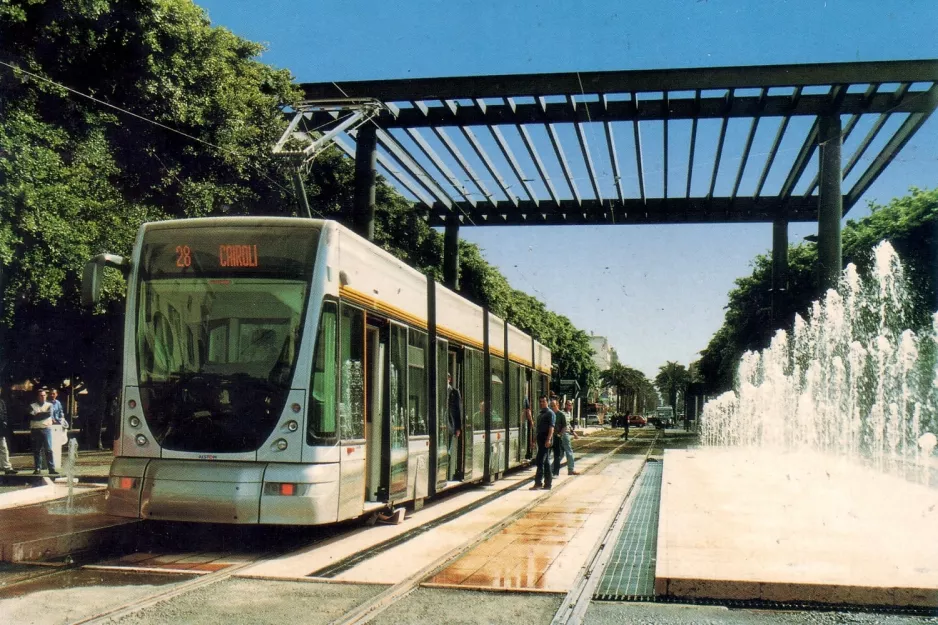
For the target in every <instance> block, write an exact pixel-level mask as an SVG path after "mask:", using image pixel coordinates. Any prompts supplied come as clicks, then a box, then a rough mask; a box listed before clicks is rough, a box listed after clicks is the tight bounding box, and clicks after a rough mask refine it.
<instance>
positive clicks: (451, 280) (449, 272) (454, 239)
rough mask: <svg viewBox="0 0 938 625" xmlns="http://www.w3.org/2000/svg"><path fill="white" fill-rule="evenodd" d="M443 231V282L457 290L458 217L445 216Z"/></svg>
mask: <svg viewBox="0 0 938 625" xmlns="http://www.w3.org/2000/svg"><path fill="white" fill-rule="evenodd" d="M445 228H446V229H445V230H444V232H443V284H444V285H446V286H447V287H448V288H450V289H452V290H453V291H458V290H459V217H458V216H456V215H453V214H449V215H447V216H446V224H445Z"/></svg>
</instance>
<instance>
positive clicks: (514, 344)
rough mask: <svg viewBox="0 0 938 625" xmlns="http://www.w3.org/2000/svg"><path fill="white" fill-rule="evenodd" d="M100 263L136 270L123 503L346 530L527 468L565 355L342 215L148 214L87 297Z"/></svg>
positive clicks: (223, 519)
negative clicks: (451, 413) (555, 359)
mask: <svg viewBox="0 0 938 625" xmlns="http://www.w3.org/2000/svg"><path fill="white" fill-rule="evenodd" d="M104 265H110V266H121V267H123V268H124V269H125V270H126V271H127V272H128V277H129V282H128V284H129V288H128V294H127V314H126V324H125V330H124V363H123V395H122V403H121V405H122V409H121V420H120V436H119V438H118V440H117V441H116V447H115V458H114V462H113V464H112V465H111V472H110V481H109V485H108V512H109V513H111V514H115V515H120V516H127V517H138V518H144V519H161V520H173V521H200V522H211V523H241V524H257V523H260V524H288V525H314V524H322V523H334V522H336V521H341V520H344V519H350V518H354V517H357V516H360V515H362V514H364V513H366V512H368V511H370V510H373V509H377V508H383V507H386V506H388V505H394V504H399V503H403V502H415V503H420V502H421V501H422V500H423V499H424V498H425V497H429V496H432V495H434V494H435V493H438V492H441V491H443V490H445V489H447V488H451V487H453V486H455V485H457V484H459V483H460V482H465V481H470V482H475V481H480V480H493V479H497V478H498V477H499V476H500V475H501V473H502V472H504V471H506V470H508V469H510V468H512V467H516V466H518V465H520V464H521V463H522V462H524V458H525V455H526V446H527V440H528V436H529V432H528V428H527V423H526V422H525V419H523V418H522V413H523V406H524V404H525V402H526V401H527V402H530V405H531V406H532V407H533V406H535V405H536V402H535V398H536V397H537V395H538V394H542V393H546V392H547V389H548V383H549V375H550V366H551V360H550V358H551V356H550V352H549V351H548V350H547V349H546V348H545V347H544V346H543V345H540V344H539V343H538V342H537V341H534V340H532V338H531V337H529V336H528V335H526V334H524V333H523V332H521V331H520V330H518V329H517V328H514V327H512V326H511V325H509V324H506V323H505V322H504V321H503V320H501V319H499V318H498V317H496V316H494V315H492V314H489V313H488V312H487V311H485V310H483V309H482V308H480V307H478V306H476V305H474V304H472V303H470V302H468V301H466V300H465V299H463V298H462V297H460V296H459V295H457V294H456V293H454V292H452V291H450V290H448V289H446V288H444V287H443V286H441V285H439V284H436V283H435V282H434V281H433V280H428V279H427V278H426V277H425V276H424V275H423V274H421V273H419V272H418V271H416V270H414V269H412V268H411V267H408V266H407V265H405V264H404V263H402V262H401V261H399V260H397V259H396V258H394V257H393V256H391V255H390V254H388V253H387V252H385V251H384V250H382V249H380V248H378V247H377V246H375V245H373V244H371V243H369V242H367V241H366V240H364V239H363V238H361V237H360V236H358V235H356V234H355V233H353V232H352V231H350V230H349V229H347V228H345V227H343V226H341V225H340V224H338V223H336V222H333V221H322V220H312V219H290V218H249V217H244V218H237V217H236V218H206V219H191V220H180V221H166V222H158V223H149V224H144V225H143V226H142V227H141V228H140V231H139V233H138V235H137V240H136V244H135V246H134V253H133V258H132V259H130V260H125V259H122V258H120V257H116V256H112V255H101V256H99V257H97V258H96V259H94V260H93V261H91V262H90V263H89V264H88V267H86V270H85V280H84V282H85V284H84V293H83V295H84V297H85V300H86V302H92V301H94V300H95V299H96V298H97V289H98V285H99V284H100V278H101V269H102V267H103V266H104ZM447 372H449V373H451V374H452V375H453V379H454V385H455V386H456V387H457V388H458V389H459V390H460V392H461V396H462V407H463V414H464V424H463V435H462V437H460V438H459V439H457V440H458V442H457V443H456V444H454V445H453V446H452V448H451V449H450V442H451V441H450V433H449V428H448V419H447V391H446V388H447V386H446V373H447ZM486 381H488V382H489V383H488V384H486ZM488 406H490V407H491V409H490V410H487V409H486V408H487V407H488ZM470 443H471V444H470Z"/></svg>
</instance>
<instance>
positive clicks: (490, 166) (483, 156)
mask: <svg viewBox="0 0 938 625" xmlns="http://www.w3.org/2000/svg"><path fill="white" fill-rule="evenodd" d="M480 104H481V103H480ZM460 130H462V134H463V136H464V137H465V138H466V141H468V142H469V145H471V146H472V149H473V150H475V153H476V156H478V157H479V160H481V161H482V164H483V165H485V168H486V169H487V170H489V173H490V174H491V175H492V178H493V179H494V180H495V182H496V183H498V186H499V187H501V190H502V193H504V194H505V197H507V198H508V201H509V202H511V203H512V204H514V205H515V206H517V205H518V197H517V196H516V195H515V194H513V193H512V192H511V191H510V190H509V189H508V185H507V184H505V181H504V179H502V176H501V174H500V173H499V172H498V168H497V167H495V163H493V162H492V159H491V158H490V157H489V155H488V152H486V151H485V148H483V147H482V144H481V143H479V140H478V139H477V138H476V136H475V133H473V132H472V131H471V130H470V129H468V128H461V129H460ZM489 201H493V200H492V198H489Z"/></svg>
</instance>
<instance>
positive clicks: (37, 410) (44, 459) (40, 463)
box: [29, 390, 59, 475]
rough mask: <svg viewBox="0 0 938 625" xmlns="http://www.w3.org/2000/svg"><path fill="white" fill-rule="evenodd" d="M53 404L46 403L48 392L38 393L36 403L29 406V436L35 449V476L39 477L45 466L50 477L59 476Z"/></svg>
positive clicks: (41, 391)
mask: <svg viewBox="0 0 938 625" xmlns="http://www.w3.org/2000/svg"><path fill="white" fill-rule="evenodd" d="M52 427H53V425H52V404H50V403H49V402H48V401H46V392H45V391H44V390H40V391H39V392H38V393H36V401H35V403H33V404H31V405H30V406H29V434H30V438H31V439H32V447H33V466H34V467H35V470H34V471H33V475H39V473H40V472H41V471H42V469H43V468H44V466H45V465H48V467H49V475H58V474H59V473H58V471H56V470H55V460H54V459H53V457H52Z"/></svg>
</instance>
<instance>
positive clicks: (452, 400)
mask: <svg viewBox="0 0 938 625" xmlns="http://www.w3.org/2000/svg"><path fill="white" fill-rule="evenodd" d="M446 398H447V399H446V404H447V410H446V413H447V415H448V418H449V420H448V421H447V423H448V424H449V446H448V450H449V469H448V470H447V479H449V480H452V479H453V477H454V476H456V473H457V470H458V468H459V460H458V452H459V435H460V434H462V397H460V395H459V391H458V390H456V388H455V387H454V386H453V375H452V374H451V373H447V374H446ZM457 477H458V476H457Z"/></svg>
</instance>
